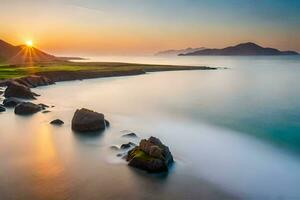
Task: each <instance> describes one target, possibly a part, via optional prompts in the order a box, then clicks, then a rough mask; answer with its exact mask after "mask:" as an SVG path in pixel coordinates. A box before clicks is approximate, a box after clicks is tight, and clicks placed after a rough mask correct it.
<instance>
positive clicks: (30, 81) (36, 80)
mask: <svg viewBox="0 0 300 200" xmlns="http://www.w3.org/2000/svg"><path fill="white" fill-rule="evenodd" d="M15 81H16V82H18V83H20V84H22V85H25V86H27V87H29V88H35V87H38V86H46V85H52V84H55V83H54V81H52V80H51V79H49V78H47V77H45V76H38V75H31V76H27V77H23V78H19V79H15Z"/></svg>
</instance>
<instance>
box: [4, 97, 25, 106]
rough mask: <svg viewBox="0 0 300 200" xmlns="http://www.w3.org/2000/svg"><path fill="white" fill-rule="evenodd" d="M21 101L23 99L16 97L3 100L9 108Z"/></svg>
mask: <svg viewBox="0 0 300 200" xmlns="http://www.w3.org/2000/svg"><path fill="white" fill-rule="evenodd" d="M19 103H22V101H20V100H19V99H17V98H14V97H10V98H6V99H4V100H3V106H4V107H8V108H12V107H15V106H16V105H18V104H19Z"/></svg>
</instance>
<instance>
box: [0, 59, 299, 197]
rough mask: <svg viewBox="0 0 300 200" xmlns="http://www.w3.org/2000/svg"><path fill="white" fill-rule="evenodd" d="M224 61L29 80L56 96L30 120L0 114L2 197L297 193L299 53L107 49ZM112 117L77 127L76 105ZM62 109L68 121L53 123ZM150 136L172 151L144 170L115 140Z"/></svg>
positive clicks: (61, 115)
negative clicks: (94, 128) (86, 129)
mask: <svg viewBox="0 0 300 200" xmlns="http://www.w3.org/2000/svg"><path fill="white" fill-rule="evenodd" d="M93 61H116V62H118V61H122V62H136V63H159V64H177V65H183V64H184V65H206V66H213V67H228V68H230V69H227V70H217V71H180V72H156V73H149V74H146V75H139V76H129V77H115V78H105V79H92V80H84V81H73V82H64V83H58V84H56V85H54V86H49V87H40V88H37V89H34V91H35V92H37V93H39V94H41V95H42V96H41V97H40V98H39V99H38V100H37V101H36V102H42V103H46V104H48V105H55V107H54V108H51V109H50V110H51V111H52V112H51V113H47V114H42V113H38V114H35V115H33V116H30V117H21V116H16V115H14V114H13V110H8V112H5V113H1V114H0V126H1V129H0V199H4V200H6V199H22V200H23V199H55V200H57V199H58V200H59V199H87V200H94V199H124V198H125V197H126V198H128V199H200V198H203V199H300V191H299V185H300V101H299V99H300V92H299V91H300V84H299V83H300V57H298V56H283V57H272V56H269V57H176V58H173V57H167V58H164V57H126V58H125V57H101V58H93ZM81 107H86V108H90V109H93V110H95V111H98V112H102V113H104V114H105V115H106V118H107V119H108V120H109V121H110V122H111V127H110V128H109V129H108V130H106V131H105V132H103V133H101V134H98V135H94V136H84V135H78V134H75V133H73V132H72V131H71V128H70V122H71V119H72V116H73V114H74V111H75V110H76V109H77V108H81ZM56 118H60V119H62V120H63V121H65V124H64V125H63V126H62V127H53V126H51V125H49V122H50V121H51V120H53V119H56ZM128 131H133V132H135V133H137V134H138V135H139V137H140V138H147V137H149V136H151V135H153V136H157V137H159V138H161V140H162V141H163V142H164V143H165V144H167V145H168V146H169V147H170V149H171V151H172V153H173V155H174V157H175V160H176V163H175V165H174V166H173V168H172V169H171V171H170V173H169V174H164V175H149V174H147V173H144V172H141V171H139V170H135V169H132V168H130V167H128V166H127V165H126V162H125V161H123V160H122V159H120V158H118V157H116V154H117V153H118V152H117V151H114V150H111V149H110V146H111V145H121V144H122V143H125V142H128V141H134V142H138V139H136V140H133V139H131V140H129V139H126V138H123V137H121V136H122V135H123V134H124V133H126V132H128Z"/></svg>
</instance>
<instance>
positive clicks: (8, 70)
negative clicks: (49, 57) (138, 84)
mask: <svg viewBox="0 0 300 200" xmlns="http://www.w3.org/2000/svg"><path fill="white" fill-rule="evenodd" d="M215 69H217V68H215V67H206V66H177V65H154V64H133V63H118V62H55V63H39V64H38V63H35V64H33V65H8V64H5V63H2V64H0V81H6V80H9V79H16V78H22V77H26V76H30V75H43V76H46V77H47V78H50V79H52V80H53V81H55V82H57V81H68V80H76V79H88V78H101V77H112V76H128V75H139V74H145V73H147V72H156V71H180V70H215Z"/></svg>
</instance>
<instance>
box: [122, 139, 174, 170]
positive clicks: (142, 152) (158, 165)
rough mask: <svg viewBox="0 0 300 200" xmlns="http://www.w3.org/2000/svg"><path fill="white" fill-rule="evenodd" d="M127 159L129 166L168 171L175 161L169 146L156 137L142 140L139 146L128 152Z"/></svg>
mask: <svg viewBox="0 0 300 200" xmlns="http://www.w3.org/2000/svg"><path fill="white" fill-rule="evenodd" d="M126 160H127V161H128V162H129V163H128V165H129V166H132V167H135V168H139V169H142V170H146V171H148V172H166V171H168V166H169V165H170V164H172V163H173V162H174V161H173V156H172V154H171V152H170V150H169V148H168V147H167V146H165V145H164V144H163V143H162V142H161V141H160V140H159V139H158V138H155V137H150V138H149V139H148V140H145V139H143V140H141V141H140V144H139V146H137V147H135V148H133V149H132V150H130V151H129V152H128V154H127V158H126Z"/></svg>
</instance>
